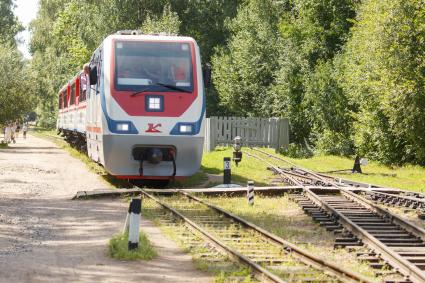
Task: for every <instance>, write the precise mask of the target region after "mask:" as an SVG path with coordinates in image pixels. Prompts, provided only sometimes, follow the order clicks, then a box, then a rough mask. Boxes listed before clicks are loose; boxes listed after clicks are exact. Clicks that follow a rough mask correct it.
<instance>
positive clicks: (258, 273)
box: [140, 189, 286, 283]
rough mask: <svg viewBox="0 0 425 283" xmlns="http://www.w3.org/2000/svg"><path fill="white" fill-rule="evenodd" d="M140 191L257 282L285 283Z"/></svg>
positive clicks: (142, 191)
mask: <svg viewBox="0 0 425 283" xmlns="http://www.w3.org/2000/svg"><path fill="white" fill-rule="evenodd" d="M140 191H141V193H142V194H143V195H145V196H146V197H148V198H150V199H152V200H154V201H155V202H156V203H158V204H159V205H160V206H162V207H164V208H165V209H166V210H169V211H171V212H172V213H173V214H174V215H176V216H177V217H179V218H180V219H182V220H183V221H184V222H185V223H186V224H187V225H188V226H189V227H190V228H192V229H194V230H195V231H198V232H199V233H201V236H202V238H203V239H204V240H205V241H207V242H209V243H210V244H212V245H213V246H214V247H215V248H217V249H218V250H220V251H222V252H224V253H225V254H227V255H229V257H230V258H231V259H232V260H233V261H236V262H238V263H241V264H243V265H246V266H248V267H249V268H251V270H252V272H253V273H254V276H255V278H257V279H258V280H260V281H262V282H278V283H284V282H286V281H284V280H282V279H280V278H279V277H278V276H276V275H274V274H273V273H271V272H270V271H268V270H266V269H265V268H263V267H262V266H261V265H259V264H257V263H255V262H253V261H252V260H250V259H249V258H247V257H246V256H244V255H242V254H240V253H239V252H237V251H235V250H234V249H232V248H230V247H229V246H227V245H225V244H224V243H223V242H221V241H220V240H218V239H216V238H215V237H214V236H213V235H211V234H210V233H208V232H207V231H206V230H205V229H203V228H202V227H200V226H199V225H198V224H196V223H195V222H193V221H192V220H190V219H189V218H187V217H186V216H184V215H183V214H181V213H180V212H178V211H177V210H175V209H174V208H172V207H171V206H169V205H167V204H165V203H163V202H161V201H160V200H159V199H157V198H156V197H154V196H152V195H151V194H149V193H148V192H146V191H145V190H144V189H141V190H140Z"/></svg>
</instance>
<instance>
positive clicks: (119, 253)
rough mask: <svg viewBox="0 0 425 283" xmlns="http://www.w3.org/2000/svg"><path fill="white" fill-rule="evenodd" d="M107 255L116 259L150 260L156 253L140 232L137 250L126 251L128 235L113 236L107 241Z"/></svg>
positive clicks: (144, 235)
mask: <svg viewBox="0 0 425 283" xmlns="http://www.w3.org/2000/svg"><path fill="white" fill-rule="evenodd" d="M109 255H110V256H111V257H112V258H116V259H125V260H140V259H141V260H151V259H153V258H154V257H155V256H156V252H155V250H154V248H153V246H152V244H151V242H150V241H149V239H148V237H147V236H146V234H145V233H143V232H142V231H140V237H139V248H138V249H135V250H131V251H129V250H128V233H126V234H118V235H115V236H114V237H113V238H112V239H111V240H109Z"/></svg>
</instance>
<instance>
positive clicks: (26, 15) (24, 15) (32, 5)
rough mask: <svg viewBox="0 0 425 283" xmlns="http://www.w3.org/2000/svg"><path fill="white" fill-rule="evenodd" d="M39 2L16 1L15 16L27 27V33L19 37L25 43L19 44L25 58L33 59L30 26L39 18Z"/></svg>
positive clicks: (32, 0) (24, 32) (28, 0)
mask: <svg viewBox="0 0 425 283" xmlns="http://www.w3.org/2000/svg"><path fill="white" fill-rule="evenodd" d="M38 1H39V0H15V4H16V8H15V10H14V12H15V15H16V16H17V17H18V19H19V21H20V22H21V23H22V24H23V25H24V27H25V31H23V32H21V33H19V34H18V35H17V38H20V39H22V40H23V43H21V44H19V46H18V48H19V50H20V51H21V52H22V54H23V55H24V57H25V58H31V55H30V53H29V51H28V45H29V41H30V33H29V32H28V24H29V23H30V22H31V21H32V20H33V19H35V17H36V16H37V10H38Z"/></svg>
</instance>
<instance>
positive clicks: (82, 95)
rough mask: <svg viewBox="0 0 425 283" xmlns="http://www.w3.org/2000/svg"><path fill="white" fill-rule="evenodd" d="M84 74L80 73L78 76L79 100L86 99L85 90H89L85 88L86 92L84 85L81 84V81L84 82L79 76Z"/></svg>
mask: <svg viewBox="0 0 425 283" xmlns="http://www.w3.org/2000/svg"><path fill="white" fill-rule="evenodd" d="M83 75H84V74H82V75H80V77H79V78H78V82H79V84H78V85H79V91H78V92H79V96H80V99H79V102H83V101H86V99H87V94H88V93H87V91H90V90H89V89H88V90H86V92H84V90H83V89H84V86H83V85H82V84H83V83H84V81H83V80H82V79H81V76H83ZM86 88H87V84H86Z"/></svg>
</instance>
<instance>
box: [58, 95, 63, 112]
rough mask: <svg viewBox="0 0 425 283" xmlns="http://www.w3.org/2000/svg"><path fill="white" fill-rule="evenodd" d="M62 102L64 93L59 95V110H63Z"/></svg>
mask: <svg viewBox="0 0 425 283" xmlns="http://www.w3.org/2000/svg"><path fill="white" fill-rule="evenodd" d="M62 100H63V98H62V93H59V109H62V108H63V105H62Z"/></svg>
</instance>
